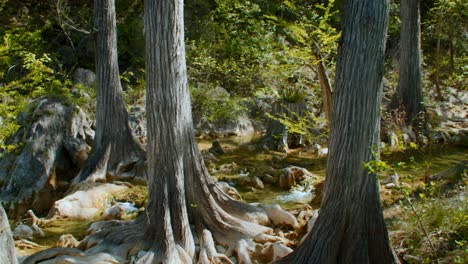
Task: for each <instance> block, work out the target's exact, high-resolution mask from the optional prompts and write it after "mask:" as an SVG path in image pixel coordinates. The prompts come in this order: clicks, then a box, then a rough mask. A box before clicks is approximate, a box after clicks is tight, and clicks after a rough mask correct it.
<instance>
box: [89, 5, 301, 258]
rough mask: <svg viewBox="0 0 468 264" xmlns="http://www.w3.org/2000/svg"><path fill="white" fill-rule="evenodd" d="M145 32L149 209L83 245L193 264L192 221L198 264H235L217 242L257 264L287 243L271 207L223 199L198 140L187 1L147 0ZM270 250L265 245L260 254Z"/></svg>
mask: <svg viewBox="0 0 468 264" xmlns="http://www.w3.org/2000/svg"><path fill="white" fill-rule="evenodd" d="M145 31H146V48H147V50H146V87H147V93H146V104H147V105H146V107H147V113H148V115H147V122H148V126H147V127H148V144H147V149H148V181H149V182H148V184H149V194H148V206H147V208H146V212H145V213H144V214H141V215H140V216H139V217H138V218H137V219H136V220H135V221H132V222H130V223H125V224H116V225H114V226H112V227H109V228H106V229H103V230H102V231H100V232H96V233H95V234H93V235H91V236H88V237H87V238H86V239H84V240H83V242H82V243H81V244H80V247H82V248H90V247H92V249H89V250H87V252H92V253H95V252H100V251H103V250H105V251H112V253H114V254H115V255H118V256H120V257H122V258H123V259H128V258H129V256H134V255H136V254H137V253H138V252H139V251H140V250H147V254H145V255H144V256H143V257H142V258H140V259H139V260H138V262H137V263H178V264H179V263H181V264H182V263H194V260H196V259H197V257H198V256H197V255H194V253H195V244H194V240H193V237H192V230H191V229H190V223H191V224H193V225H194V226H195V227H196V235H197V236H198V237H199V241H200V244H199V245H200V254H199V258H200V262H198V263H207V264H208V263H213V262H216V261H217V260H220V259H223V260H228V262H227V263H231V261H230V260H229V259H228V257H227V256H226V255H225V254H220V253H217V252H216V249H215V244H214V240H216V241H217V242H218V244H222V245H224V246H225V248H226V249H228V252H227V253H226V254H228V255H229V256H230V255H231V254H233V253H237V257H238V259H239V263H252V261H251V257H252V256H253V255H254V253H257V252H256V251H257V249H258V248H261V249H263V246H262V245H258V244H265V243H267V242H277V241H285V240H284V239H281V238H279V237H278V236H275V235H274V230H273V229H271V228H269V227H266V226H264V225H266V224H270V222H271V223H275V221H274V219H273V218H270V217H269V216H270V214H269V213H268V212H267V211H266V209H263V208H260V207H257V206H253V205H250V204H244V203H242V202H239V201H235V200H233V199H231V198H230V197H229V196H227V195H226V194H224V193H223V192H222V191H221V190H220V189H219V188H218V187H217V186H216V185H215V184H214V183H213V182H212V180H211V177H210V175H209V174H208V171H207V169H206V167H205V165H204V163H203V159H202V157H201V155H200V153H199V151H198V148H197V144H196V141H195V134H194V130H193V121H192V113H191V107H190V98H189V91H188V87H187V73H186V65H185V48H184V25H183V1H182V0H171V1H152V0H146V1H145ZM273 209H274V210H275V212H276V213H278V214H281V216H283V217H286V218H288V217H289V219H293V220H294V221H292V224H290V225H292V226H293V227H297V226H298V224H297V220H296V219H295V218H294V216H292V215H291V214H290V213H288V212H285V211H282V210H281V209H278V208H276V207H275V208H273ZM270 211H272V210H270ZM272 215H274V214H272ZM189 220H190V223H189ZM270 220H271V221H270ZM253 222H254V223H253ZM260 224H262V225H260ZM286 224H287V223H286ZM142 231H143V232H142ZM267 233H268V234H267ZM278 243H280V242H278ZM280 244H281V243H280ZM257 245H258V246H257ZM272 245H273V244H272V243H270V244H268V245H266V246H265V248H266V250H265V251H262V252H267V251H268V249H271V248H272ZM275 245H276V246H278V244H277V243H276V244H275ZM279 247H280V248H282V249H283V252H284V251H288V250H290V249H289V248H287V247H286V246H285V245H283V244H282V246H281V245H279ZM267 253H268V252H267ZM257 255H262V253H257ZM266 255H268V254H263V255H262V257H266V258H270V261H271V258H272V256H270V255H271V254H269V256H266ZM207 259H211V261H213V262H209V260H207Z"/></svg>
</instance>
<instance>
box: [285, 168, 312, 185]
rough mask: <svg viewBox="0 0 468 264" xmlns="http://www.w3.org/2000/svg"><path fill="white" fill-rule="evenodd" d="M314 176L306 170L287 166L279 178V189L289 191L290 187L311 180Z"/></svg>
mask: <svg viewBox="0 0 468 264" xmlns="http://www.w3.org/2000/svg"><path fill="white" fill-rule="evenodd" d="M313 177H314V175H313V174H312V173H311V172H309V171H308V170H307V169H304V168H301V167H297V166H289V167H287V168H284V169H283V173H282V174H281V175H280V178H279V187H280V188H282V189H286V190H289V189H291V188H292V187H295V186H297V185H298V184H299V183H300V182H303V181H305V180H308V179H310V178H313Z"/></svg>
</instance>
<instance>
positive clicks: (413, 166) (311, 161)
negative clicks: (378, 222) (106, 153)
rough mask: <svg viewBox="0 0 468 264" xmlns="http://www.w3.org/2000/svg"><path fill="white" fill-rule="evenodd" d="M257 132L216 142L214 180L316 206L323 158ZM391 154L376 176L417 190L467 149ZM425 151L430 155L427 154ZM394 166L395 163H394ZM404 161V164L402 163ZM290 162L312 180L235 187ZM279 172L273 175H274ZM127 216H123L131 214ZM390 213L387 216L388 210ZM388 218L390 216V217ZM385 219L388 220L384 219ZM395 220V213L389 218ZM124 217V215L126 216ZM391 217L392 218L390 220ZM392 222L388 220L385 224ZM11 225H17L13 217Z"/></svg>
mask: <svg viewBox="0 0 468 264" xmlns="http://www.w3.org/2000/svg"><path fill="white" fill-rule="evenodd" d="M257 140H258V137H257V136H249V137H226V138H221V139H220V140H219V142H220V143H221V146H222V148H223V150H224V152H225V153H224V154H223V155H218V156H217V160H216V161H207V167H208V169H209V171H210V173H211V175H212V176H213V177H214V179H215V180H219V181H224V182H227V183H228V184H229V185H230V186H232V187H235V188H236V189H237V190H238V192H239V194H240V196H241V198H242V199H243V200H245V201H246V202H249V203H262V204H279V205H281V206H282V207H283V208H284V209H287V210H290V211H294V210H300V209H301V208H304V206H307V204H309V205H310V206H312V208H313V209H318V207H319V202H317V200H315V199H314V197H315V194H316V190H315V189H314V188H315V186H317V182H315V181H319V182H322V181H323V179H324V176H325V167H326V157H318V156H317V154H316V153H315V151H314V150H313V149H312V150H311V149H292V150H289V152H288V153H284V152H274V151H266V150H259V149H258V148H254V147H253V146H254V143H255V142H256V141H257ZM198 145H199V148H200V150H201V151H202V152H207V150H208V149H209V148H210V147H211V140H198ZM424 152H425V153H423V151H420V150H418V151H416V150H414V151H406V152H392V153H386V154H383V155H382V156H383V158H382V159H383V160H386V162H387V164H389V166H392V168H393V169H392V170H388V171H384V172H383V173H381V174H380V176H379V178H380V179H381V180H385V179H386V178H388V177H389V176H390V175H391V174H392V173H393V172H394V170H395V171H396V172H397V173H398V175H399V179H400V182H401V183H402V184H406V185H407V186H409V185H411V188H412V189H413V190H414V189H417V188H418V186H421V184H422V183H423V182H424V178H425V177H427V175H434V174H436V173H439V172H441V171H444V170H446V169H448V168H451V167H453V166H454V165H455V164H456V163H457V162H461V161H466V160H468V152H467V151H466V148H453V147H449V146H437V147H433V149H432V150H431V151H430V152H429V151H428V150H425V151H424ZM428 153H431V154H430V155H429V154H428ZM394 164H399V166H397V167H396V165H394ZM402 164H404V166H403V165H402ZM290 165H293V166H297V167H301V168H305V169H307V170H308V171H309V172H311V173H312V175H313V178H311V179H309V180H308V181H306V182H301V183H300V184H298V185H297V186H295V187H294V188H291V189H289V190H284V188H279V187H278V186H276V185H275V184H269V183H265V184H264V185H263V188H255V187H251V186H239V184H238V183H239V182H240V180H239V179H240V178H242V177H249V176H258V177H261V176H262V175H263V174H268V173H271V174H274V173H275V171H276V173H277V174H278V173H279V171H281V169H282V168H286V167H288V166H290ZM274 176H277V175H274ZM145 192H146V187H144V186H139V185H136V186H134V188H131V189H130V191H129V192H127V193H124V194H122V195H120V197H113V199H115V200H116V201H125V202H131V203H134V204H136V206H137V207H138V206H141V207H143V206H144V203H145V201H146V193H145ZM380 192H381V199H382V201H381V202H382V205H383V207H384V208H385V210H387V209H388V208H391V207H392V206H393V205H395V204H396V203H397V201H401V200H402V195H401V193H400V192H398V191H396V190H394V189H392V188H387V187H386V186H383V185H381V187H380ZM135 215H136V214H134V215H132V216H127V218H126V219H130V218H131V217H135ZM390 215H391V214H390ZM389 217H392V216H389ZM389 217H387V220H388V218H389ZM393 218H394V216H393ZM124 219H125V218H124ZM92 221H93V220H92V219H89V220H81V221H80V220H69V219H58V220H54V221H51V222H50V223H48V224H46V225H45V226H44V228H43V230H44V232H45V236H44V237H42V238H36V239H35V240H34V243H37V244H38V245H40V247H35V246H32V247H24V246H23V248H22V249H19V248H17V250H18V253H19V255H30V254H32V253H34V252H37V251H41V250H44V249H46V248H49V247H53V246H55V244H56V242H57V241H58V239H59V237H60V236H61V235H63V234H72V235H73V236H74V237H75V238H77V239H78V240H81V239H83V238H84V237H85V235H86V229H87V227H88V226H89V224H90V223H91V222H92ZM388 221H390V220H388ZM392 223H393V225H390V229H398V226H395V223H394V222H392ZM389 224H391V223H389ZM11 225H12V226H13V227H14V226H15V223H14V222H13V221H12V222H11Z"/></svg>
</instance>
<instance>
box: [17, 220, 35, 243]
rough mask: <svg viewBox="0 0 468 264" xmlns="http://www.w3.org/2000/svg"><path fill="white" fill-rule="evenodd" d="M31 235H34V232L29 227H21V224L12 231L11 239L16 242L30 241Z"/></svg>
mask: <svg viewBox="0 0 468 264" xmlns="http://www.w3.org/2000/svg"><path fill="white" fill-rule="evenodd" d="M33 234H34V230H33V229H32V228H31V227H29V226H27V225H23V224H20V225H18V226H17V227H15V229H14V230H13V238H14V239H17V240H20V239H27V240H32V239H33Z"/></svg>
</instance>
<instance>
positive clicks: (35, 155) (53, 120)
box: [0, 98, 91, 214]
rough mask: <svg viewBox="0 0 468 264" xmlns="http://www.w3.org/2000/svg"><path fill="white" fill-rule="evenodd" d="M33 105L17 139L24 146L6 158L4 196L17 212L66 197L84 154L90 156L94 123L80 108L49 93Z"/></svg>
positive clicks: (1, 177) (0, 191) (0, 182)
mask: <svg viewBox="0 0 468 264" xmlns="http://www.w3.org/2000/svg"><path fill="white" fill-rule="evenodd" d="M29 108H30V111H27V113H28V116H27V117H25V119H26V120H28V122H26V123H25V124H24V125H23V126H22V127H21V128H20V129H19V130H18V132H17V133H16V134H15V137H14V139H13V141H14V142H16V143H19V142H23V146H22V147H20V148H19V149H18V151H17V152H14V153H10V154H9V155H6V156H7V157H5V158H2V160H1V161H0V199H2V200H3V201H5V202H8V204H9V205H10V206H11V208H12V209H13V208H14V210H15V212H16V213H17V214H22V213H24V212H26V211H27V210H28V209H33V210H34V211H38V212H45V211H46V210H49V209H50V206H51V205H52V204H53V202H54V201H55V200H56V199H59V198H60V196H61V195H62V193H63V192H64V191H65V188H66V187H67V185H68V184H66V183H67V182H69V181H70V180H71V179H72V178H73V177H74V174H75V173H76V171H77V170H78V169H79V166H78V165H79V164H78V163H79V162H80V160H82V159H83V158H84V156H83V157H82V155H85V154H86V156H87V152H86V142H87V141H88V140H89V139H88V136H89V130H90V127H89V126H90V125H91V122H90V121H89V120H88V119H87V118H86V116H85V114H84V113H83V111H81V110H80V109H79V108H75V107H73V106H67V105H64V104H61V103H60V102H56V101H53V100H49V99H47V98H38V99H36V100H34V101H33V102H32V103H31V104H30V105H29ZM80 157H81V158H80ZM63 183H65V184H63Z"/></svg>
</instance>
